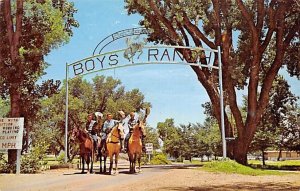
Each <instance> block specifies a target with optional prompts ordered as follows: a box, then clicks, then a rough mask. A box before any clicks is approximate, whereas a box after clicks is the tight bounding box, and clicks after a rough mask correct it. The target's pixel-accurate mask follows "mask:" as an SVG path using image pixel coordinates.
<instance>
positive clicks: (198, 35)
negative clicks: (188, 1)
mask: <svg viewBox="0 0 300 191" xmlns="http://www.w3.org/2000/svg"><path fill="white" fill-rule="evenodd" d="M183 22H184V26H185V28H186V29H187V31H188V32H189V34H190V35H191V36H192V37H196V38H198V39H201V40H203V42H204V43H205V44H206V45H207V46H209V47H210V48H211V49H217V46H216V45H215V44H214V43H213V42H211V41H210V40H208V39H207V38H206V36H205V35H204V34H203V33H202V32H201V31H200V30H199V28H198V27H196V26H195V25H194V24H192V23H191V22H190V20H189V18H188V17H187V15H186V14H185V13H184V14H183Z"/></svg>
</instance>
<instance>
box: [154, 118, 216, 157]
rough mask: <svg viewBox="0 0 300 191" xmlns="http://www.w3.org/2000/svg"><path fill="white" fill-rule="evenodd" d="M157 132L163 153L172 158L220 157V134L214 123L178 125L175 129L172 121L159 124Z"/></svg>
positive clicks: (208, 120)
mask: <svg viewBox="0 0 300 191" xmlns="http://www.w3.org/2000/svg"><path fill="white" fill-rule="evenodd" d="M157 130H158V134H159V137H160V139H161V140H162V141H163V148H164V151H165V152H166V153H167V154H169V155H170V156H172V157H175V158H178V159H180V160H182V157H184V158H185V159H189V160H191V158H192V157H201V158H202V157H203V156H207V157H210V156H211V155H214V156H217V155H220V151H221V140H220V133H219V129H218V127H217V124H216V122H215V121H210V119H209V118H207V121H206V122H205V123H204V125H201V124H199V123H197V124H189V125H180V126H179V127H175V125H174V120H173V119H166V120H165V122H159V123H158V125H157Z"/></svg>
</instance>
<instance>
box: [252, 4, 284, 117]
mask: <svg viewBox="0 0 300 191" xmlns="http://www.w3.org/2000/svg"><path fill="white" fill-rule="evenodd" d="M284 13H285V3H284V2H280V3H279V7H278V19H277V22H278V24H277V25H278V27H277V32H276V56H275V59H274V62H273V64H272V65H271V67H270V69H269V71H268V73H267V75H266V77H265V79H264V80H263V84H262V91H261V94H260V97H259V104H258V110H257V118H258V119H256V120H259V119H260V118H261V117H262V114H263V112H264V109H265V108H266V106H267V105H268V103H269V93H270V90H271V88H272V83H273V80H274V79H275V77H276V75H277V73H278V71H279V69H280V67H281V66H282V60H283V57H284V51H285V49H284V43H283V37H284V29H285V22H284Z"/></svg>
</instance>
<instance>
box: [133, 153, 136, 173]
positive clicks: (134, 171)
mask: <svg viewBox="0 0 300 191" xmlns="http://www.w3.org/2000/svg"><path fill="white" fill-rule="evenodd" d="M135 163H136V153H135V154H134V155H133V173H136V170H135Z"/></svg>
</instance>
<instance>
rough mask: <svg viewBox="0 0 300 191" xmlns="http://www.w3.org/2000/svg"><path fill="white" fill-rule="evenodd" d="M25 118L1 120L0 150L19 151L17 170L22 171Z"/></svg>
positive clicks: (18, 172) (17, 172)
mask: <svg viewBox="0 0 300 191" xmlns="http://www.w3.org/2000/svg"><path fill="white" fill-rule="evenodd" d="M23 129H24V118H23V117H21V118H0V149H17V164H16V166H17V170H16V174H20V169H21V162H20V161H21V160H20V159H21V150H22V139H23Z"/></svg>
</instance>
